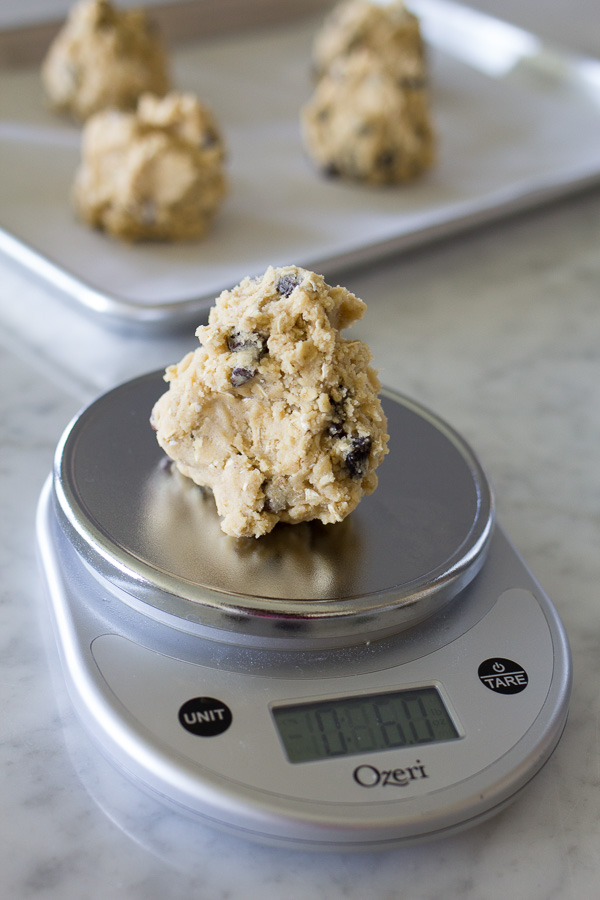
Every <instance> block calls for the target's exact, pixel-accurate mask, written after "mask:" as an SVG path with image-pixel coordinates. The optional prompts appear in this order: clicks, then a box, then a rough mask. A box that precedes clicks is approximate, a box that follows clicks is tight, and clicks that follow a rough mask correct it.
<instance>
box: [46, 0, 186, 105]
mask: <svg viewBox="0 0 600 900" xmlns="http://www.w3.org/2000/svg"><path fill="white" fill-rule="evenodd" d="M42 83H43V85H44V88H45V90H46V93H47V95H48V98H49V100H50V102H51V104H52V106H53V107H54V108H55V109H56V110H57V111H58V112H66V113H69V114H70V115H72V116H73V117H74V118H75V119H77V120H80V121H83V120H85V119H87V118H88V117H89V116H90V115H92V114H93V113H95V112H98V111H99V110H102V109H107V108H109V107H110V108H116V109H133V108H134V107H135V105H136V103H137V101H138V98H139V97H140V95H141V94H142V93H144V92H146V91H149V92H151V93H154V94H157V95H160V96H162V95H163V94H165V93H166V92H167V91H168V90H169V87H170V78H169V74H168V60H167V55H166V52H165V49H164V47H163V44H162V41H161V39H160V36H159V34H158V33H157V31H156V28H155V26H154V25H153V24H152V22H151V21H150V19H148V18H147V16H146V14H145V13H144V12H143V11H142V10H123V11H120V10H117V9H115V8H114V7H113V6H112V5H111V4H110V3H109V2H107V0H81V2H80V3H78V4H77V5H76V6H75V7H73V9H72V10H71V13H70V14H69V17H68V19H67V22H66V24H65V25H64V27H63V29H62V30H61V31H60V33H59V34H58V36H57V37H56V39H55V40H54V42H53V43H52V45H51V47H50V49H49V51H48V53H47V55H46V58H45V60H44V62H43V65H42Z"/></svg>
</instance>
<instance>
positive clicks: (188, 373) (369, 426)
mask: <svg viewBox="0 0 600 900" xmlns="http://www.w3.org/2000/svg"><path fill="white" fill-rule="evenodd" d="M365 308H366V307H365V304H364V303H363V301H362V300H359V299H358V298H357V297H355V296H354V294H351V293H350V292H349V291H347V290H346V289H345V288H343V287H330V286H329V285H327V284H326V283H325V281H324V280H323V278H322V276H320V275H315V274H314V273H313V272H308V271H306V270H305V269H300V268H296V267H295V266H287V267H284V268H279V269H275V268H269V269H268V270H267V271H266V273H265V274H264V275H263V276H262V277H260V278H254V279H251V278H246V279H244V281H242V282H241V284H240V285H238V286H237V287H236V288H234V289H233V290H232V291H224V292H223V293H222V294H221V296H220V297H219V298H218V299H217V301H216V303H215V306H214V307H213V308H212V309H211V311H210V315H209V320H208V325H206V326H201V327H200V328H198V330H197V331H196V334H197V336H198V338H199V340H200V342H201V344H202V346H201V347H200V348H199V349H197V350H196V351H194V352H192V353H188V355H187V356H185V357H184V359H183V360H182V361H181V362H180V363H179V364H178V365H175V366H171V367H170V368H168V369H167V372H166V375H165V380H166V381H168V382H170V387H169V390H168V391H167V392H166V393H165V394H163V395H162V397H161V398H160V399H159V400H158V402H157V403H156V405H155V407H154V409H153V411H152V417H151V422H152V426H153V427H154V428H155V430H156V432H157V438H158V442H159V444H160V445H161V447H162V448H163V449H164V450H165V452H166V453H167V454H168V456H170V457H171V459H173V460H174V461H175V463H176V465H177V468H178V469H179V470H180V471H181V472H182V473H183V474H184V475H187V476H188V477H189V478H192V479H193V480H194V481H195V482H196V483H197V484H199V485H204V486H206V487H209V488H211V489H212V491H213V493H214V497H215V501H216V505H217V510H218V512H219V515H220V516H222V523H221V528H222V530H223V531H224V532H225V533H226V534H230V535H234V536H236V537H251V536H254V537H259V536H260V535H263V534H266V533H267V532H269V531H271V529H272V528H273V527H274V526H275V525H276V524H277V522H280V521H281V522H289V523H293V524H296V523H298V522H305V521H309V520H311V519H320V520H321V521H322V522H324V523H331V522H339V521H341V520H342V519H344V518H345V517H346V516H347V515H348V514H349V513H350V512H352V510H353V509H354V508H355V507H356V505H357V504H358V502H359V501H360V499H361V497H362V496H363V495H365V494H370V493H371V492H372V491H374V490H375V488H376V486H377V475H376V474H375V469H376V468H377V466H378V465H379V464H380V462H381V461H382V459H383V457H384V455H385V454H386V452H387V448H386V444H387V440H388V435H387V434H386V427H387V424H386V419H385V416H384V413H383V410H382V407H381V403H380V401H379V398H378V392H379V389H380V385H379V381H378V379H377V375H376V373H375V371H374V370H373V368H372V367H371V366H370V364H369V363H370V359H371V354H370V351H369V349H368V347H367V345H366V344H364V343H363V342H362V341H352V340H347V339H345V338H342V337H341V336H340V334H339V332H340V330H341V329H343V328H346V327H347V326H348V325H351V324H352V322H354V321H355V320H357V319H359V318H360V317H361V316H362V315H363V313H364V310H365Z"/></svg>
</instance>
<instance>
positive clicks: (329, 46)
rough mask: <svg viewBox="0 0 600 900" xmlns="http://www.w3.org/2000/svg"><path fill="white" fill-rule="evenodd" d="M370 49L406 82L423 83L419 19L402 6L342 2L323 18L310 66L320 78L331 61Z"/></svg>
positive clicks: (363, 0) (365, 0) (358, 0)
mask: <svg viewBox="0 0 600 900" xmlns="http://www.w3.org/2000/svg"><path fill="white" fill-rule="evenodd" d="M361 50H370V51H372V52H373V53H375V54H376V55H377V57H378V58H379V59H380V60H382V61H383V62H386V63H388V64H390V65H391V66H392V67H393V68H395V69H396V70H397V71H398V72H399V73H400V74H402V75H403V76H404V77H405V78H406V79H419V80H422V79H423V77H424V74H425V65H426V64H425V53H424V47H423V39H422V37H421V29H420V25H419V20H418V19H417V17H416V16H415V15H413V13H411V12H409V11H408V10H407V9H406V7H405V6H404V3H402V2H399V0H396V2H393V3H388V4H385V5H381V4H380V3H375V2H369V0H344V2H342V3H339V4H338V5H337V6H336V7H334V9H333V10H332V12H331V13H330V14H329V16H328V17H327V18H326V19H325V21H324V23H323V25H322V27H321V30H320V31H319V33H318V34H317V36H316V38H315V41H314V45H313V65H314V69H315V74H316V75H317V76H318V77H320V76H322V75H323V74H324V73H325V72H327V71H328V69H329V67H330V66H331V64H332V63H333V62H335V61H336V60H338V59H343V58H345V57H347V56H350V55H351V54H353V53H356V52H357V51H361Z"/></svg>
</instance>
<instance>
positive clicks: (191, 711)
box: [179, 697, 233, 737]
mask: <svg viewBox="0 0 600 900" xmlns="http://www.w3.org/2000/svg"><path fill="white" fill-rule="evenodd" d="M232 719H233V716H232V715H231V710H230V709H229V707H228V706H226V704H225V703H221V701H220V700H215V698H214V697H194V698H193V699H192V700H188V701H187V703H184V704H183V706H182V707H181V709H180V710H179V722H180V724H181V725H183V727H184V728H185V729H186V731H189V732H191V733H192V734H197V735H198V736H199V737H215V735H217V734H223V732H224V731H227V729H228V728H229V726H230V725H231V722H232Z"/></svg>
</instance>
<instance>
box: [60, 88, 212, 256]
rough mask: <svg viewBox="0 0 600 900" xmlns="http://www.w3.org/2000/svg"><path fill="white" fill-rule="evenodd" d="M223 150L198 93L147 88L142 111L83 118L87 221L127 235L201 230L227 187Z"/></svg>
mask: <svg viewBox="0 0 600 900" xmlns="http://www.w3.org/2000/svg"><path fill="white" fill-rule="evenodd" d="M224 156H225V151H224V147H223V141H222V138H221V135H220V133H219V129H218V127H217V124H216V121H215V119H214V117H213V115H212V113H211V112H210V111H209V110H208V109H207V108H206V107H205V106H203V104H201V103H200V102H199V101H198V99H197V98H196V97H194V95H193V94H178V93H172V94H168V95H167V96H166V97H164V98H157V97H154V96H153V95H151V94H146V95H144V96H143V97H142V98H141V99H140V102H139V104H138V109H137V112H135V113H125V112H118V111H117V110H106V111H104V112H100V113H96V115H95V116H93V117H92V118H91V119H90V120H89V121H88V122H87V123H86V125H85V127H84V130H83V140H82V162H81V166H80V168H79V170H78V172H77V175H76V177H75V183H74V188H73V201H74V205H75V209H76V211H77V213H78V215H79V216H80V217H81V218H82V219H83V220H84V221H85V222H87V223H88V224H89V225H92V226H94V227H96V228H102V229H105V230H106V231H107V232H109V233H110V234H112V235H115V236H116V237H119V238H123V239H125V240H132V241H138V240H185V239H189V238H195V237H201V236H202V235H203V234H205V232H206V231H207V229H208V227H209V224H210V222H211V220H212V218H213V216H214V214H215V212H216V210H217V209H218V207H219V205H220V203H221V201H222V198H223V196H224V194H225V189H226V180H225V175H224V171H223V167H224Z"/></svg>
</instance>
